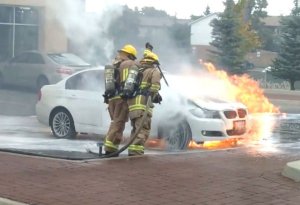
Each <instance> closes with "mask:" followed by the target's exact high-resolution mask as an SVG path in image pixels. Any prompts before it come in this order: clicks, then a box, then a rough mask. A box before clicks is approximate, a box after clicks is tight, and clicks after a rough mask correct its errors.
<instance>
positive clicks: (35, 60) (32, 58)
mask: <svg viewBox="0 0 300 205" xmlns="http://www.w3.org/2000/svg"><path fill="white" fill-rule="evenodd" d="M27 62H28V63H30V64H45V61H44V59H43V57H42V56H41V55H40V54H38V53H28V59H27Z"/></svg>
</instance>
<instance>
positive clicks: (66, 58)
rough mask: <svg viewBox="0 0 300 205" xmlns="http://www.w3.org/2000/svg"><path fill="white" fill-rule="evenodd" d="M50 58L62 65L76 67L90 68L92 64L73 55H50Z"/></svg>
mask: <svg viewBox="0 0 300 205" xmlns="http://www.w3.org/2000/svg"><path fill="white" fill-rule="evenodd" d="M48 57H49V58H50V59H51V60H53V61H54V62H55V63H58V64H60V65H65V66H74V67H82V66H83V67H84V66H90V64H88V63H87V62H85V61H84V60H82V59H81V58H79V57H78V56H76V55H74V54H71V53H51V54H48Z"/></svg>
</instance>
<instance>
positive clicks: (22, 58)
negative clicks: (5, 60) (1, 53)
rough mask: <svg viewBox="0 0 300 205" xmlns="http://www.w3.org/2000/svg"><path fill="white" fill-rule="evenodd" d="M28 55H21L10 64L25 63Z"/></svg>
mask: <svg viewBox="0 0 300 205" xmlns="http://www.w3.org/2000/svg"><path fill="white" fill-rule="evenodd" d="M27 60H28V55H27V53H23V54H21V55H18V56H16V57H14V58H13V59H11V61H10V63H27Z"/></svg>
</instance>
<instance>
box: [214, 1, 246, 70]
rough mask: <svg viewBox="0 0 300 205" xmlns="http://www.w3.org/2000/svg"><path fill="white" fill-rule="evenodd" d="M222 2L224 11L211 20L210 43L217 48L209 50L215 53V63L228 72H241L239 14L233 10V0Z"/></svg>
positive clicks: (242, 53) (241, 53)
mask: <svg viewBox="0 0 300 205" xmlns="http://www.w3.org/2000/svg"><path fill="white" fill-rule="evenodd" d="M224 4H225V10H224V12H223V13H221V14H219V15H218V17H219V18H216V19H214V20H213V21H212V22H211V25H212V27H213V31H212V38H213V41H212V42H211V43H210V44H211V45H212V46H214V47H215V48H216V49H217V50H216V51H211V52H212V53H213V54H214V55H215V60H216V63H217V64H219V65H220V66H222V67H224V68H225V69H226V70H227V71H228V72H230V73H232V74H236V73H241V72H242V69H241V67H242V66H241V65H242V63H243V59H244V56H245V53H244V52H243V51H242V49H241V45H242V40H243V39H242V36H241V35H240V34H239V29H240V20H239V15H237V13H236V12H235V3H234V1H233V0H226V2H225V3H224Z"/></svg>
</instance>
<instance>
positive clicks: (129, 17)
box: [107, 6, 140, 48]
mask: <svg viewBox="0 0 300 205" xmlns="http://www.w3.org/2000/svg"><path fill="white" fill-rule="evenodd" d="M139 15H140V14H139V12H138V11H136V10H132V9H130V8H128V7H127V6H124V8H123V14H122V15H121V16H119V17H118V18H116V19H114V20H113V22H112V23H111V24H110V26H109V28H108V33H107V36H109V37H110V38H112V40H113V42H114V47H115V48H120V47H122V46H124V45H125V44H127V43H129V42H134V43H135V44H137V43H138V42H139V39H138V38H137V36H138V35H137V34H138V33H139Z"/></svg>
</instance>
